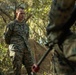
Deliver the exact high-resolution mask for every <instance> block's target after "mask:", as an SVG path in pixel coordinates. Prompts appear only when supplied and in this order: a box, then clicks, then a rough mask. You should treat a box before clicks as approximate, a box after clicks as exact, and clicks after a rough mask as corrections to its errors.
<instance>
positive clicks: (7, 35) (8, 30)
mask: <svg viewBox="0 0 76 75" xmlns="http://www.w3.org/2000/svg"><path fill="white" fill-rule="evenodd" d="M12 30H13V24H12V23H10V24H8V25H7V26H6V28H5V32H4V35H3V38H4V40H5V43H6V44H9V43H10V39H11V35H12Z"/></svg>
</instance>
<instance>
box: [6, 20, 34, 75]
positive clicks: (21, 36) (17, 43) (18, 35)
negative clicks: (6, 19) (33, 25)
mask: <svg viewBox="0 0 76 75" xmlns="http://www.w3.org/2000/svg"><path fill="white" fill-rule="evenodd" d="M6 30H7V31H6V33H7V34H8V35H11V40H10V45H9V51H10V56H11V58H12V62H13V69H14V72H15V75H21V67H22V64H23V65H24V66H25V68H26V70H27V72H28V75H31V66H32V65H33V58H32V55H31V51H30V48H29V43H28V37H29V27H28V25H27V24H25V22H24V21H23V22H18V21H17V20H15V21H13V22H11V23H10V24H9V25H8V26H7V29H6ZM12 30H13V33H12ZM8 35H7V36H8Z"/></svg>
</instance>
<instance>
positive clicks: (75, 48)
mask: <svg viewBox="0 0 76 75" xmlns="http://www.w3.org/2000/svg"><path fill="white" fill-rule="evenodd" d="M55 51H57V52H55ZM58 54H59V55H58ZM65 59H66V60H67V61H66V60H65ZM68 62H69V63H68ZM54 63H55V64H54V65H55V68H56V70H57V71H58V72H59V73H68V72H71V71H72V68H74V69H76V34H72V35H70V36H67V38H66V40H65V41H64V42H63V43H62V50H61V49H60V47H59V46H58V44H56V45H55V46H54ZM71 66H72V67H71Z"/></svg>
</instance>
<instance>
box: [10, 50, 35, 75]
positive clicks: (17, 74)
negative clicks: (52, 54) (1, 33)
mask: <svg viewBox="0 0 76 75" xmlns="http://www.w3.org/2000/svg"><path fill="white" fill-rule="evenodd" d="M10 56H11V59H12V63H13V70H14V75H21V67H22V64H23V65H24V66H25V68H26V71H27V73H28V75H36V74H35V73H33V74H31V66H32V65H33V58H32V56H31V53H30V52H29V51H28V50H27V49H25V50H23V51H21V52H20V51H17V50H14V51H12V50H11V51H10Z"/></svg>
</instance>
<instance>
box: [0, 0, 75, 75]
mask: <svg viewBox="0 0 76 75" xmlns="http://www.w3.org/2000/svg"><path fill="white" fill-rule="evenodd" d="M50 5H51V0H0V75H10V72H11V71H12V64H11V60H10V57H9V52H8V46H7V45H6V44H5V42H4V40H3V32H4V30H5V26H6V25H7V24H8V23H9V22H10V21H12V20H14V19H15V15H14V13H15V9H16V7H19V6H22V7H24V8H25V12H26V15H25V19H26V20H27V23H28V25H29V27H30V38H31V39H34V41H36V42H35V43H34V44H35V45H36V47H37V48H38V49H37V50H35V52H36V53H37V54H41V55H42V53H44V52H45V51H44V50H46V49H44V48H40V49H39V47H40V45H41V46H44V44H45V43H46V42H47V38H46V26H47V25H48V23H49V16H48V15H49V11H50ZM75 30H76V27H75V24H74V26H72V31H73V32H76V31H75ZM37 42H38V43H39V45H38V43H37ZM31 43H33V42H31ZM36 43H37V44H36ZM38 46H39V47H38ZM35 49H36V48H35ZM43 49H44V50H43ZM35 55H36V54H35ZM37 57H38V56H37ZM47 61H50V57H49V56H48V60H46V61H45V63H46V62H47ZM44 65H45V64H44ZM46 65H49V66H50V63H49V64H46ZM48 71H50V67H49V69H48ZM48 71H47V69H46V66H45V68H44V69H43V70H42V71H41V72H42V73H43V75H46V74H47V72H48Z"/></svg>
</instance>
